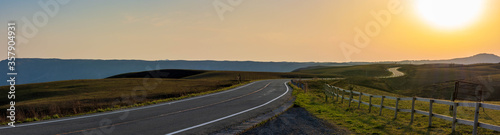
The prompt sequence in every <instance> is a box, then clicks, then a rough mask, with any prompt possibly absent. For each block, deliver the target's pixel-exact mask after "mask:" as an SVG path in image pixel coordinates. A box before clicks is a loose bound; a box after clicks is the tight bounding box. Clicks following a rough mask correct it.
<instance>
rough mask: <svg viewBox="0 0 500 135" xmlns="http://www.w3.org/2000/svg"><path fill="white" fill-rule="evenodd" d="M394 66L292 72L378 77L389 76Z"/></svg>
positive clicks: (305, 69)
mask: <svg viewBox="0 0 500 135" xmlns="http://www.w3.org/2000/svg"><path fill="white" fill-rule="evenodd" d="M396 66H397V65H393V64H373V65H357V66H335V67H310V68H302V69H298V70H295V71H293V72H294V73H308V74H323V75H341V76H344V77H380V76H389V75H391V72H389V71H387V69H388V68H390V67H396Z"/></svg>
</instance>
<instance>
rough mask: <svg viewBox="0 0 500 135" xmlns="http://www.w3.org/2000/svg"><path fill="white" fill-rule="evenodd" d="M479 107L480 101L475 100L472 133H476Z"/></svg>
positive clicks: (474, 134) (475, 134)
mask: <svg viewBox="0 0 500 135" xmlns="http://www.w3.org/2000/svg"><path fill="white" fill-rule="evenodd" d="M479 107H481V103H479V102H476V110H475V111H474V128H473V129H472V134H473V135H477V126H479V124H478V123H479Z"/></svg>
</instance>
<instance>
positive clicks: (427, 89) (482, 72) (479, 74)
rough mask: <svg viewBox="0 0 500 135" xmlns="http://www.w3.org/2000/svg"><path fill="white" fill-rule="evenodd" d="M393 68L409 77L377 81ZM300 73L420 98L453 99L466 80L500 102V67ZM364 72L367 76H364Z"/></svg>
mask: <svg viewBox="0 0 500 135" xmlns="http://www.w3.org/2000/svg"><path fill="white" fill-rule="evenodd" d="M389 67H401V68H400V69H399V70H400V71H402V72H404V73H405V76H402V77H396V78H376V77H378V76H384V75H390V74H389V72H388V71H386V69H387V68H389ZM294 72H298V73H317V74H339V75H342V76H344V77H345V78H346V79H345V80H342V81H341V82H340V83H345V84H355V85H360V86H364V87H369V88H375V89H379V90H382V91H387V92H391V93H397V94H402V95H405V96H419V97H430V98H439V99H449V98H450V97H451V93H452V92H453V90H454V82H455V81H457V80H466V81H472V82H477V83H481V84H484V85H486V86H487V87H490V88H491V90H495V91H491V92H489V95H490V96H489V97H488V98H490V99H489V100H500V97H498V96H493V95H499V94H500V92H499V91H498V90H500V64H473V65H459V64H425V65H396V64H385V65H384V64H376V65H360V66H346V67H321V68H312V69H300V70H296V71H294ZM363 72H365V74H364V75H363Z"/></svg>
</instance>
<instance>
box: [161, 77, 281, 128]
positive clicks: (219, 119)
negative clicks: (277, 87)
mask: <svg viewBox="0 0 500 135" xmlns="http://www.w3.org/2000/svg"><path fill="white" fill-rule="evenodd" d="M286 83H287V82H285V83H284V84H285V87H286V92H285V93H283V94H281V95H280V96H278V97H276V98H274V99H272V100H270V101H267V102H266V103H264V104H261V105H258V106H255V107H252V108H250V109H246V110H243V111H241V112H237V113H235V114H231V115H228V116H225V117H222V118H218V119H215V120H212V121H209V122H205V123H201V124H198V125H195V126H192V127H188V128H184V129H181V130H177V131H174V132H171V133H167V134H165V135H173V134H177V133H181V132H184V131H187V130H190V129H194V128H197V127H201V126H205V125H208V124H211V123H214V122H217V121H221V120H224V119H227V118H230V117H233V116H236V115H239V114H242V113H245V112H248V111H252V110H254V109H257V108H260V107H262V106H265V105H267V104H269V103H271V102H273V101H275V100H277V99H279V98H281V97H283V96H284V95H285V94H286V93H288V90H289V89H288V86H287V85H286Z"/></svg>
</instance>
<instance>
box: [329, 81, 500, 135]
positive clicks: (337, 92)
mask: <svg viewBox="0 0 500 135" xmlns="http://www.w3.org/2000/svg"><path fill="white" fill-rule="evenodd" d="M324 92H325V95H326V96H325V100H327V101H328V96H330V97H332V99H333V100H335V98H336V101H338V100H339V98H340V99H341V100H340V102H341V103H343V102H344V100H349V107H350V106H351V102H353V101H354V102H357V103H358V109H359V107H360V106H361V104H365V105H368V111H369V112H371V110H372V106H373V107H378V108H380V110H379V115H382V109H384V108H385V109H389V110H393V111H394V119H396V118H397V116H398V112H409V113H411V117H410V125H411V124H412V123H413V118H414V114H415V113H419V114H423V115H427V116H429V127H431V126H432V117H436V118H440V119H444V120H447V121H451V122H452V126H451V130H452V133H454V132H455V127H456V124H457V123H460V124H465V125H471V126H473V131H472V134H473V135H476V134H478V133H477V128H478V127H482V128H486V129H491V130H495V131H500V126H497V125H491V124H487V123H481V122H479V108H480V107H482V108H488V109H494V110H500V105H493V104H486V103H480V102H469V103H467V102H451V101H445V100H437V99H429V98H420V97H404V98H400V97H391V96H380V95H371V94H366V93H362V92H357V91H352V90H344V89H342V88H339V87H335V86H330V85H328V84H325V89H324ZM346 93H348V94H349V97H346V96H347V95H345V94H346ZM354 94H357V95H358V96H359V98H358V100H356V99H354V97H353V96H354ZM362 96H368V97H369V102H364V101H362V100H361V97H362ZM372 98H381V102H380V105H378V104H372ZM386 98H387V99H393V100H396V105H395V107H390V106H384V99H386ZM405 100H408V101H411V109H400V108H399V102H400V101H405ZM415 101H424V102H429V111H422V110H417V109H415ZM433 104H445V105H450V106H453V114H452V115H453V116H452V117H450V116H446V115H441V114H436V113H432V105H433ZM459 106H463V107H475V112H474V120H473V121H470V120H465V119H459V118H457V107H459Z"/></svg>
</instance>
